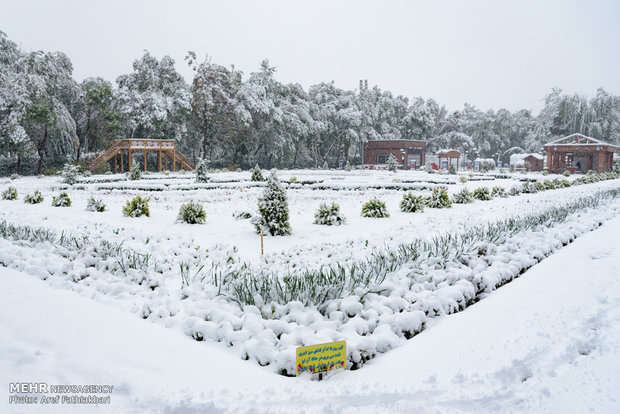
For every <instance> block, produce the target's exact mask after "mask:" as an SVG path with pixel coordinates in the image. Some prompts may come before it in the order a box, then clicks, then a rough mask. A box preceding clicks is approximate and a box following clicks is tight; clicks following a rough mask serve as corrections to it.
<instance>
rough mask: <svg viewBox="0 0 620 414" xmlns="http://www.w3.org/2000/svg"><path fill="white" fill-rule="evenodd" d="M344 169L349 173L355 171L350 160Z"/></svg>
mask: <svg viewBox="0 0 620 414" xmlns="http://www.w3.org/2000/svg"><path fill="white" fill-rule="evenodd" d="M344 169H345V170H347V171H353V167H352V166H351V163H350V162H349V160H347V162H346V163H345V164H344Z"/></svg>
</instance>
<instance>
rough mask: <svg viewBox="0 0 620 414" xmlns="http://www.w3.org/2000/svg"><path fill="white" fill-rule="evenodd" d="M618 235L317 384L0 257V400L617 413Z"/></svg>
mask: <svg viewBox="0 0 620 414" xmlns="http://www.w3.org/2000/svg"><path fill="white" fill-rule="evenodd" d="M619 233H620V218H618V217H616V218H613V219H611V220H609V221H607V222H605V223H604V224H603V225H602V226H601V227H599V228H598V229H597V230H595V231H592V232H590V233H587V234H585V235H583V236H581V237H580V238H578V239H577V240H576V241H574V242H573V243H571V244H569V245H568V246H566V247H564V248H562V249H560V250H559V251H557V252H556V253H555V254H553V255H551V256H550V257H549V258H547V259H545V260H544V261H542V262H541V263H540V264H538V265H536V266H534V267H532V268H531V269H529V270H528V271H527V272H526V273H524V274H523V275H522V276H521V277H520V278H518V279H516V280H515V281H513V282H511V283H509V284H507V285H505V286H503V287H502V288H500V289H499V290H497V291H495V292H494V293H493V294H491V295H489V296H488V297H487V298H485V299H484V300H482V301H480V302H478V303H476V304H475V305H473V306H470V307H468V308H467V309H466V310H465V311H463V312H460V313H457V314H453V315H448V316H441V317H438V318H434V319H433V320H432V326H430V327H429V328H428V329H426V330H425V331H423V332H422V333H421V334H419V335H417V336H415V337H414V338H413V339H411V340H409V341H407V342H406V344H404V345H403V346H401V347H400V348H398V349H395V350H392V351H390V352H389V353H387V354H385V355H381V356H379V357H377V358H375V359H374V360H372V361H370V362H369V363H368V364H367V365H366V366H365V367H364V368H363V369H361V370H358V371H341V372H337V373H336V374H335V375H333V376H332V377H330V378H329V379H327V380H325V381H322V382H316V381H308V380H307V378H287V377H283V376H278V375H275V374H272V373H271V372H270V371H268V370H267V369H264V368H260V367H258V366H256V365H255V364H253V363H249V362H244V361H241V360H239V359H238V358H237V357H235V356H233V355H232V354H230V353H229V352H227V351H226V350H225V349H223V348H221V347H218V346H216V345H212V344H210V343H205V342H200V343H199V342H196V341H193V340H192V339H190V338H189V337H187V336H184V335H182V334H180V333H179V332H177V331H175V330H170V329H165V328H163V327H162V326H161V325H159V324H153V323H148V322H146V321H143V320H140V319H138V318H136V317H135V316H134V315H132V314H130V313H126V312H123V311H121V310H119V309H118V308H117V307H116V306H113V305H112V304H103V303H98V302H96V301H92V300H90V299H89V298H87V297H84V296H83V295H79V294H77V293H75V292H72V291H68V290H66V289H57V288H54V287H51V286H50V284H49V283H48V282H45V281H41V280H39V279H38V278H35V277H32V276H31V275H29V274H25V273H23V272H20V271H16V270H11V269H6V268H0V333H1V338H0V376H1V379H2V383H3V384H4V386H3V391H2V397H1V398H2V401H3V402H2V404H1V406H2V412H8V413H30V412H32V413H34V412H37V413H42V412H45V413H47V412H59V413H84V412H110V413H119V412H123V413H132V412H133V413H144V412H149V413H151V412H154V413H158V412H159V413H205V412H207V413H208V412H234V413H238V412H253V413H263V412H265V413H271V412H303V413H326V412H333V413H348V412H350V413H353V412H385V413H394V412H420V413H426V412H428V413H460V412H471V413H497V412H518V413H610V414H611V413H617V412H620V394H619V392H618V390H620V370H619V369H618V367H620V349H619V347H618V344H620V264H619V263H618V260H617V259H618V257H620V242H619V239H618V234H619ZM18 381H24V382H25V381H27V382H47V383H49V384H110V385H114V389H113V392H112V393H111V403H110V404H109V405H100V406H98V407H95V406H83V405H82V406H69V405H60V406H46V407H41V406H40V405H36V406H24V405H21V406H15V405H9V404H8V403H7V402H8V399H9V395H8V387H7V384H8V383H9V382H18ZM32 395H34V394H32ZM99 396H102V394H100V395H99Z"/></svg>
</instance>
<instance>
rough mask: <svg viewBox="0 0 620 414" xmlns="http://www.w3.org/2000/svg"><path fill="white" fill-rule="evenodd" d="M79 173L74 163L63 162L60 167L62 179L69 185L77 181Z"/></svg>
mask: <svg viewBox="0 0 620 414" xmlns="http://www.w3.org/2000/svg"><path fill="white" fill-rule="evenodd" d="M79 173H80V170H79V169H78V167H77V166H76V165H73V164H65V166H64V168H63V169H62V173H61V175H62V181H63V182H64V183H67V184H69V185H73V184H75V183H77V180H78V175H79Z"/></svg>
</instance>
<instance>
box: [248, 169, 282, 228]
mask: <svg viewBox="0 0 620 414" xmlns="http://www.w3.org/2000/svg"><path fill="white" fill-rule="evenodd" d="M258 214H259V215H258V216H257V217H254V219H253V220H252V224H254V227H255V228H256V231H257V232H258V233H260V231H261V230H262V231H263V233H268V234H270V235H272V236H286V235H289V234H291V225H290V223H289V221H288V216H289V212H288V201H287V199H286V191H285V190H284V188H282V186H281V185H280V182H279V181H278V177H277V176H276V172H275V170H273V171H272V172H271V175H269V177H268V178H267V186H266V187H265V191H264V192H263V196H262V197H261V198H259V199H258Z"/></svg>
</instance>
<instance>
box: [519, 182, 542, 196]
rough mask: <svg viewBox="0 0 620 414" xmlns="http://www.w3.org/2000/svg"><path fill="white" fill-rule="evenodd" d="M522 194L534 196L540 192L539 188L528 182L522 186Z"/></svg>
mask: <svg viewBox="0 0 620 414" xmlns="http://www.w3.org/2000/svg"><path fill="white" fill-rule="evenodd" d="M521 192H522V193H523V194H534V193H537V192H538V187H537V186H536V185H534V183H533V182H531V181H526V182H524V183H523V184H522V185H521Z"/></svg>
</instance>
